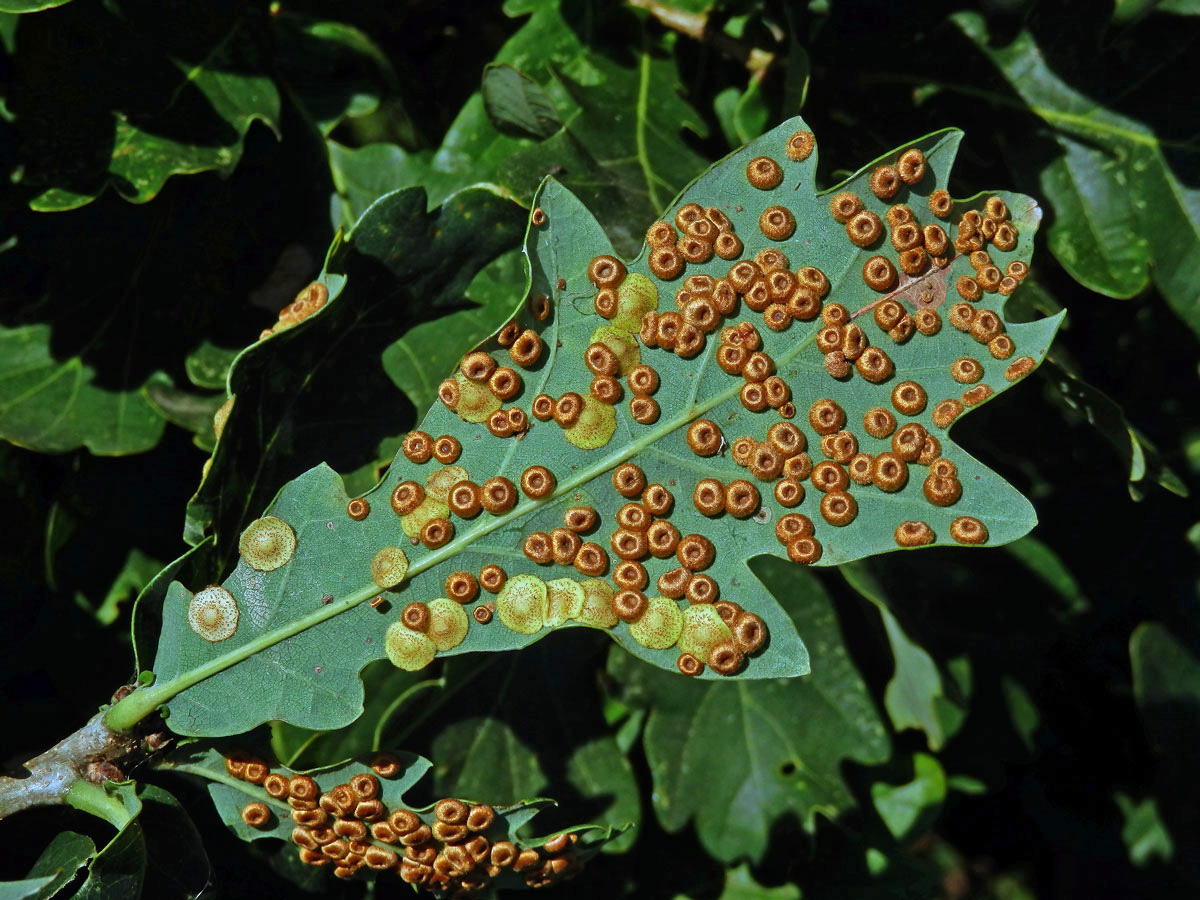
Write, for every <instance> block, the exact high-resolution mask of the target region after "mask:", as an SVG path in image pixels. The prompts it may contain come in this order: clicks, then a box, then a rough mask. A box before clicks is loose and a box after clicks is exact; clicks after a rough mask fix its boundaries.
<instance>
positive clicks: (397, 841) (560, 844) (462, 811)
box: [225, 754, 582, 896]
mask: <svg viewBox="0 0 1200 900" xmlns="http://www.w3.org/2000/svg"><path fill="white" fill-rule="evenodd" d="M225 768H226V770H227V771H228V772H229V774H230V775H233V776H234V777H237V778H241V779H243V780H245V781H248V782H250V783H251V784H256V785H259V786H261V787H262V788H263V790H264V791H265V792H266V793H267V794H268V796H269V797H270V798H271V799H272V800H274V801H277V802H281V803H286V804H287V808H288V810H289V814H290V816H291V819H292V821H293V822H294V823H295V827H294V828H293V829H292V835H291V838H292V843H294V844H296V845H297V846H298V847H299V855H300V859H301V861H302V862H305V863H307V864H308V865H312V866H325V865H332V866H333V874H334V875H336V876H337V877H338V878H343V879H349V878H353V877H354V875H355V873H357V872H359V871H360V870H362V869H363V868H367V869H371V870H374V871H378V872H387V871H393V872H396V873H397V874H398V875H399V876H400V878H401V879H402V880H404V881H405V882H407V883H409V884H413V885H424V886H425V887H426V888H427V889H429V890H431V891H434V892H436V893H439V894H443V895H449V896H471V895H476V894H481V893H483V892H485V891H486V890H488V888H489V887H490V885H491V883H492V881H493V879H495V878H496V877H497V876H499V875H501V874H502V873H504V872H506V871H512V872H513V873H515V874H516V875H517V876H518V877H520V878H521V879H522V880H524V882H525V883H526V884H527V885H528V886H529V887H535V888H540V887H549V886H551V885H553V884H555V883H556V882H558V881H561V880H562V879H564V878H569V877H571V876H572V875H574V874H576V873H577V872H578V871H579V870H580V868H582V863H581V862H580V861H579V859H578V857H577V856H576V854H575V851H574V845H575V844H576V843H577V842H578V836H577V835H575V834H567V833H564V834H559V835H557V836H556V837H554V838H551V839H550V840H549V841H547V842H546V843H545V844H544V845H542V846H541V847H540V848H532V847H527V848H521V847H519V846H518V845H517V844H515V843H513V842H512V841H508V840H496V837H497V836H498V834H499V833H501V832H502V831H503V827H502V823H501V822H500V820H498V818H497V816H496V812H495V810H494V809H493V808H492V807H490V806H487V805H486V804H475V805H468V804H467V803H464V802H463V801H462V800H456V799H446V800H441V801H439V802H438V803H437V804H435V806H434V808H433V817H432V821H431V822H426V821H425V819H423V818H422V817H421V816H420V815H419V814H417V813H416V812H414V811H413V810H410V809H404V808H397V809H393V810H389V809H388V808H387V806H386V805H385V804H384V802H383V800H382V799H381V797H380V794H381V786H380V781H379V778H380V777H382V778H393V777H395V776H397V775H399V774H400V773H401V765H400V762H399V761H398V760H397V759H396V758H395V757H393V756H390V755H389V754H378V755H377V756H376V757H375V759H374V760H372V763H371V768H372V769H373V773H372V772H362V773H360V774H358V775H355V776H353V777H352V778H351V779H350V780H349V782H347V783H346V784H339V785H337V786H336V787H334V788H332V789H330V790H328V791H324V792H323V791H322V790H321V788H320V787H319V786H318V784H317V782H316V781H315V780H314V779H313V778H311V777H309V776H307V775H292V776H291V777H290V778H289V777H287V776H285V775H282V774H279V773H274V772H271V771H270V768H269V767H268V766H267V764H266V763H265V762H263V761H262V760H259V759H255V758H253V757H249V756H247V755H244V754H233V755H231V756H229V757H228V758H227V759H226V760H225ZM275 815H276V814H275V813H274V812H272V811H271V809H270V807H268V806H267V804H266V803H263V802H260V801H255V802H252V803H248V804H246V806H245V807H243V809H242V821H244V822H245V823H246V824H247V825H249V826H250V827H252V828H268V827H272V825H273V823H274V819H275Z"/></svg>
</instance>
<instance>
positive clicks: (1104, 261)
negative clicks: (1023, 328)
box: [954, 13, 1200, 331]
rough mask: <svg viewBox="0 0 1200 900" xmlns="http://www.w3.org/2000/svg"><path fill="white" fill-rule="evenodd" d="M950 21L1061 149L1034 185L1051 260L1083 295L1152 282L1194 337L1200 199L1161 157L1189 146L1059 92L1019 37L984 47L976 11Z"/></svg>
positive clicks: (1076, 94)
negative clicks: (1083, 288) (1041, 194)
mask: <svg viewBox="0 0 1200 900" xmlns="http://www.w3.org/2000/svg"><path fill="white" fill-rule="evenodd" d="M954 22H955V24H957V25H958V26H959V27H960V28H961V29H962V30H963V32H964V33H965V34H966V35H967V36H968V37H970V38H971V40H973V41H974V42H975V43H976V44H977V45H978V46H979V47H980V48H981V49H982V50H983V51H984V53H985V55H986V56H987V57H988V59H990V60H991V62H992V63H993V64H994V65H995V66H996V67H997V68H999V69H1000V71H1001V73H1002V74H1003V75H1004V77H1005V78H1006V80H1007V81H1008V83H1009V85H1010V86H1011V88H1012V89H1013V90H1014V91H1015V92H1016V93H1017V94H1018V96H1020V97H1021V99H1022V100H1023V101H1024V102H1025V103H1026V104H1028V106H1029V109H1030V110H1031V111H1032V112H1033V113H1034V114H1036V115H1037V116H1039V117H1040V118H1042V119H1043V121H1045V122H1046V124H1047V125H1049V126H1050V127H1051V128H1052V129H1053V130H1054V137H1055V140H1056V141H1058V143H1059V145H1060V146H1061V147H1062V150H1063V155H1062V157H1061V158H1060V159H1059V160H1058V161H1056V162H1054V163H1052V164H1051V165H1050V166H1049V167H1048V168H1047V170H1046V171H1045V172H1044V173H1043V178H1042V189H1043V190H1044V191H1045V192H1046V195H1047V197H1049V198H1050V200H1051V202H1053V203H1054V204H1055V207H1056V208H1059V209H1061V211H1062V212H1063V216H1062V218H1061V219H1060V220H1059V224H1057V227H1055V226H1052V227H1051V234H1050V249H1051V250H1052V251H1053V252H1054V254H1055V256H1057V257H1058V260H1059V262H1060V263H1062V265H1063V266H1064V268H1066V269H1067V270H1068V271H1069V272H1070V273H1071V274H1072V276H1073V277H1075V278H1076V279H1077V280H1079V281H1080V282H1082V283H1083V284H1085V285H1087V286H1088V287H1090V288H1091V289H1092V290H1096V291H1099V292H1101V293H1105V294H1108V295H1110V296H1114V297H1128V296H1132V295H1133V294H1135V293H1137V292H1139V291H1140V290H1142V289H1143V288H1144V287H1145V286H1146V284H1148V283H1149V280H1150V279H1151V277H1153V279H1154V283H1155V284H1156V286H1157V287H1158V289H1159V290H1160V291H1161V292H1162V295H1163V297H1164V298H1165V299H1166V301H1167V303H1168V304H1170V306H1171V308H1172V309H1173V310H1174V311H1175V314H1176V315H1178V316H1179V317H1180V318H1181V319H1182V320H1183V321H1184V323H1185V324H1187V325H1188V326H1189V327H1191V328H1192V330H1194V331H1200V304H1198V303H1197V301H1196V297H1195V292H1194V291H1192V290H1191V288H1190V285H1191V284H1192V283H1193V282H1194V281H1195V277H1196V271H1197V266H1198V265H1200V234H1198V230H1200V197H1198V196H1197V193H1196V191H1195V190H1194V189H1192V188H1190V187H1188V186H1187V185H1186V184H1184V183H1181V182H1180V180H1179V179H1178V177H1177V175H1176V173H1175V171H1174V166H1173V165H1172V161H1171V160H1170V159H1169V157H1168V152H1172V153H1173V152H1174V151H1177V150H1181V149H1182V150H1187V151H1189V152H1192V153H1194V152H1195V151H1196V147H1195V146H1194V145H1189V144H1182V145H1180V144H1176V143H1174V142H1170V143H1169V144H1168V145H1167V146H1164V145H1163V144H1162V143H1161V142H1160V140H1159V138H1158V137H1157V136H1156V135H1155V134H1154V132H1153V131H1152V130H1150V129H1149V128H1147V127H1146V126H1145V125H1144V124H1143V123H1141V122H1139V121H1137V120H1135V119H1132V118H1129V117H1127V116H1123V115H1120V114H1118V113H1116V112H1114V111H1112V110H1109V109H1106V108H1104V107H1103V106H1101V105H1099V104H1098V103H1096V102H1095V101H1094V100H1092V99H1091V98H1090V97H1088V96H1087V95H1085V94H1083V93H1081V92H1080V91H1078V90H1076V89H1075V88H1074V87H1072V86H1071V85H1069V84H1067V83H1066V82H1065V81H1063V80H1062V79H1060V78H1059V77H1058V76H1057V75H1055V74H1054V72H1053V71H1052V70H1051V69H1050V68H1049V67H1048V66H1047V65H1046V62H1045V59H1044V57H1043V55H1042V51H1041V48H1039V47H1038V45H1037V44H1036V43H1035V41H1034V39H1033V37H1032V36H1031V35H1030V34H1029V32H1021V33H1020V34H1018V35H1017V36H1016V38H1015V39H1013V40H1012V41H1011V42H1010V43H1009V44H1008V45H1007V46H1004V47H992V46H989V44H990V39H989V36H988V30H987V24H986V22H985V20H984V19H983V18H982V17H981V16H980V15H978V14H977V13H959V14H956V15H955V16H954ZM1151 263H1153V268H1151Z"/></svg>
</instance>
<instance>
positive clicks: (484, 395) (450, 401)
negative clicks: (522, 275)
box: [438, 322, 543, 437]
mask: <svg viewBox="0 0 1200 900" xmlns="http://www.w3.org/2000/svg"><path fill="white" fill-rule="evenodd" d="M499 340H500V342H501V345H502V346H507V347H508V352H509V356H511V357H512V360H513V362H514V363H515V364H516V365H518V366H522V367H525V368H528V367H529V366H533V365H536V364H537V361H538V360H539V359H540V358H541V355H542V349H543V347H542V339H541V337H540V336H539V335H538V333H537V332H536V331H533V330H532V329H529V328H526V329H525V330H523V331H522V330H521V329H520V326H519V325H517V324H516V323H515V322H510V323H509V324H508V325H506V326H505V327H504V328H503V329H501V331H500V335H499ZM522 386H523V384H522V381H521V376H520V374H519V373H518V372H517V371H516V370H515V369H513V368H511V367H510V366H498V365H496V360H495V358H494V357H493V356H492V355H491V354H490V353H487V352H486V351H483V350H477V351H475V352H474V353H468V354H467V355H466V356H464V357H463V359H462V362H461V363H459V367H458V372H456V373H455V374H454V377H453V378H447V379H446V380H445V381H443V382H442V383H441V384H440V385H439V386H438V399H439V400H441V401H442V403H443V404H445V405H446V407H447V408H448V409H451V410H453V411H454V412H456V413H458V416H459V418H461V419H462V420H463V421H466V422H473V423H480V422H485V423H486V424H487V429H488V431H490V432H491V433H492V434H494V435H495V436H496V437H514V436H516V437H520V436H521V435H522V434H524V433H525V430H526V429H527V428H528V427H529V420H528V418H527V416H526V415H525V411H524V410H523V409H521V408H520V407H516V406H513V407H509V408H507V409H505V408H504V402H505V401H507V400H511V399H512V398H513V397H515V396H517V394H519V393H520V392H521V388H522Z"/></svg>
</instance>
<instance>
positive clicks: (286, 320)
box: [217, 281, 329, 437]
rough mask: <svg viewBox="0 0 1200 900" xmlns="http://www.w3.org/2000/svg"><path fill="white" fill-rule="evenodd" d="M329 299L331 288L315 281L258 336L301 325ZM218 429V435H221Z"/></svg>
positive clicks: (268, 335) (264, 336) (265, 336)
mask: <svg viewBox="0 0 1200 900" xmlns="http://www.w3.org/2000/svg"><path fill="white" fill-rule="evenodd" d="M328 300H329V289H328V288H327V287H325V285H323V284H321V282H319V281H314V282H313V283H312V284H310V285H309V286H308V287H306V288H304V290H302V291H301V292H300V293H298V294H297V295H296V299H295V300H293V301H292V302H291V303H289V304H288V305H287V306H285V307H284V308H283V309H281V310H280V311H279V321H277V322H276V323H275V324H274V325H272V326H271V327H270V328H265V329H263V332H262V334H260V335H259V336H258V339H259V340H260V341H261V340H263V339H264V338H269V337H270V336H271V335H273V334H278V333H279V332H280V331H286V330H287V329H289V328H294V327H295V326H297V325H299V324H300V323H301V322H303V321H304V320H305V319H307V318H308V317H309V316H311V315H312V314H313V313H315V312H316V311H317V310H318V309H320V308H321V307H322V306H324V305H325V303H326V301H328ZM220 436H221V435H220V432H219V430H218V433H217V437H220Z"/></svg>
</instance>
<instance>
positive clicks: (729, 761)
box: [609, 560, 888, 860]
mask: <svg viewBox="0 0 1200 900" xmlns="http://www.w3.org/2000/svg"><path fill="white" fill-rule="evenodd" d="M756 568H758V569H759V571H761V573H762V577H763V580H764V582H765V583H766V584H767V585H768V586H770V587H772V589H773V590H775V591H776V592H777V593H776V596H777V598H778V599H779V602H780V603H781V604H782V605H783V606H784V608H785V609H786V610H787V612H788V614H789V615H790V616H791V617H792V619H793V620H794V621H795V622H796V626H797V628H800V629H803V631H804V633H805V636H806V643H807V646H808V648H809V652H810V653H811V654H812V659H813V671H812V674H811V675H809V676H808V677H806V678H803V679H791V680H787V681H784V680H779V679H777V680H772V681H760V682H746V683H742V684H719V683H716V684H713V683H697V682H694V681H691V680H683V679H680V678H679V677H677V676H675V675H673V674H671V673H667V672H661V671H656V670H654V669H652V668H650V667H647V666H645V665H642V664H640V663H637V662H635V661H634V660H632V659H630V658H629V657H628V656H627V655H626V654H623V653H617V652H614V653H613V654H612V655H611V656H610V658H609V671H610V672H611V673H612V674H613V675H614V676H616V677H617V678H618V679H619V681H620V682H622V683H623V684H625V685H626V688H625V690H626V691H627V692H628V694H629V698H630V701H631V702H634V703H639V704H642V705H645V706H647V707H648V708H649V709H650V715H649V718H648V719H647V722H646V730H645V736H644V742H645V752H646V756H647V760H648V762H649V765H650V772H651V774H652V776H653V778H654V788H655V790H654V794H653V800H654V807H655V812H656V813H657V814H658V817H659V820H660V821H661V822H662V824H663V826H664V827H665V828H666V829H667V830H668V831H669V832H676V831H679V830H680V829H682V828H683V827H684V826H685V825H686V824H687V823H688V821H689V820H692V819H694V820H695V826H696V831H697V833H698V836H699V838H700V841H701V842H702V843H703V844H704V846H705V848H706V849H707V851H708V852H709V853H710V854H711V855H712V856H714V857H716V858H717V859H721V860H732V859H739V858H743V857H748V858H750V859H752V860H757V859H761V857H762V855H763V853H764V852H765V851H766V847H767V837H768V834H769V832H770V829H771V827H772V825H773V824H774V823H776V822H777V820H778V819H780V818H782V817H795V819H796V820H798V822H799V824H801V825H802V826H803V827H804V829H805V830H806V831H810V832H811V831H812V830H813V829H815V828H816V816H817V814H818V813H819V814H821V815H823V816H825V817H827V818H834V817H836V816H837V815H838V814H839V813H841V812H843V811H844V810H845V809H847V808H848V807H849V806H850V805H851V804H853V802H854V801H853V799H852V796H851V794H850V792H849V790H848V788H847V786H846V785H845V783H844V782H843V779H842V776H841V766H842V763H843V761H844V760H847V759H849V760H853V761H855V762H859V763H865V764H869V763H875V762H880V761H882V760H883V759H886V758H887V755H888V739H887V735H886V732H885V731H884V728H883V725H882V724H881V723H880V721H879V719H878V717H877V715H876V713H875V710H874V707H873V705H872V703H871V701H870V699H869V697H868V695H867V691H866V686H865V685H864V684H863V683H862V681H861V680H860V679H859V677H858V675H857V673H856V672H855V670H854V667H853V665H852V664H851V662H850V660H849V658H848V656H847V655H846V649H845V647H844V646H843V644H842V637H841V633H840V630H839V628H838V625H837V622H836V620H835V618H834V614H833V608H832V605H831V603H830V600H829V597H828V595H827V594H826V593H825V591H824V589H823V588H822V587H821V585H820V583H819V582H818V581H817V580H816V579H815V577H813V576H811V575H808V574H804V573H793V572H791V571H789V569H790V567H789V566H787V564H785V563H781V562H779V561H777V560H768V561H764V562H762V563H760V564H759V566H758V567H756Z"/></svg>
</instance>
